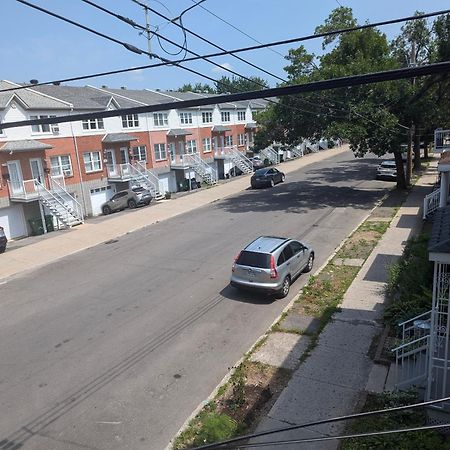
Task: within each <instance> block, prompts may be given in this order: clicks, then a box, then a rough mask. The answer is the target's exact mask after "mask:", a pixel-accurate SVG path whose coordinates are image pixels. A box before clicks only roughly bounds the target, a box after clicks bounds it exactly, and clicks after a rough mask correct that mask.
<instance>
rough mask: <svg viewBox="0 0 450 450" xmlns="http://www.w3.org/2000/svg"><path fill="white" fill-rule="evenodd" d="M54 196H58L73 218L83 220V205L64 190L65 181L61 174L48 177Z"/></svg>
mask: <svg viewBox="0 0 450 450" xmlns="http://www.w3.org/2000/svg"><path fill="white" fill-rule="evenodd" d="M48 192H51V193H52V194H53V196H54V197H57V198H59V200H60V201H61V203H62V204H63V206H64V207H65V208H66V209H67V210H68V212H69V214H71V215H72V216H73V217H74V218H75V219H78V220H79V221H80V222H81V223H83V222H84V213H83V207H82V206H81V204H80V203H79V202H78V201H77V200H76V199H75V197H74V196H73V195H71V194H69V192H68V191H67V190H66V182H65V178H64V176H63V175H59V176H53V177H50V190H49V191H48Z"/></svg>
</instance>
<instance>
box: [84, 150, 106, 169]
mask: <svg viewBox="0 0 450 450" xmlns="http://www.w3.org/2000/svg"><path fill="white" fill-rule="evenodd" d="M83 161H84V167H85V169H86V173H89V172H98V171H100V170H102V161H101V159H100V152H87V153H84V154H83Z"/></svg>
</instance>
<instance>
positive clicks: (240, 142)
mask: <svg viewBox="0 0 450 450" xmlns="http://www.w3.org/2000/svg"><path fill="white" fill-rule="evenodd" d="M238 145H245V133H242V134H238Z"/></svg>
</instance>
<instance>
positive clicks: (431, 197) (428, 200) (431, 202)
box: [423, 189, 441, 220]
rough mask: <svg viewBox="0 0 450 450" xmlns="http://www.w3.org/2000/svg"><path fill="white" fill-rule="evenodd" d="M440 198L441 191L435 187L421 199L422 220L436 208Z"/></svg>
mask: <svg viewBox="0 0 450 450" xmlns="http://www.w3.org/2000/svg"><path fill="white" fill-rule="evenodd" d="M440 198H441V191H440V190H439V189H436V190H435V191H433V192H432V193H431V194H428V195H426V196H425V198H424V199H423V220H425V219H428V218H429V217H430V216H431V215H432V214H433V213H434V212H435V211H436V210H437V209H438V208H439V201H440Z"/></svg>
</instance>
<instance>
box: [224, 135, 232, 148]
mask: <svg viewBox="0 0 450 450" xmlns="http://www.w3.org/2000/svg"><path fill="white" fill-rule="evenodd" d="M232 145H233V136H225V146H226V147H231V146H232Z"/></svg>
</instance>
